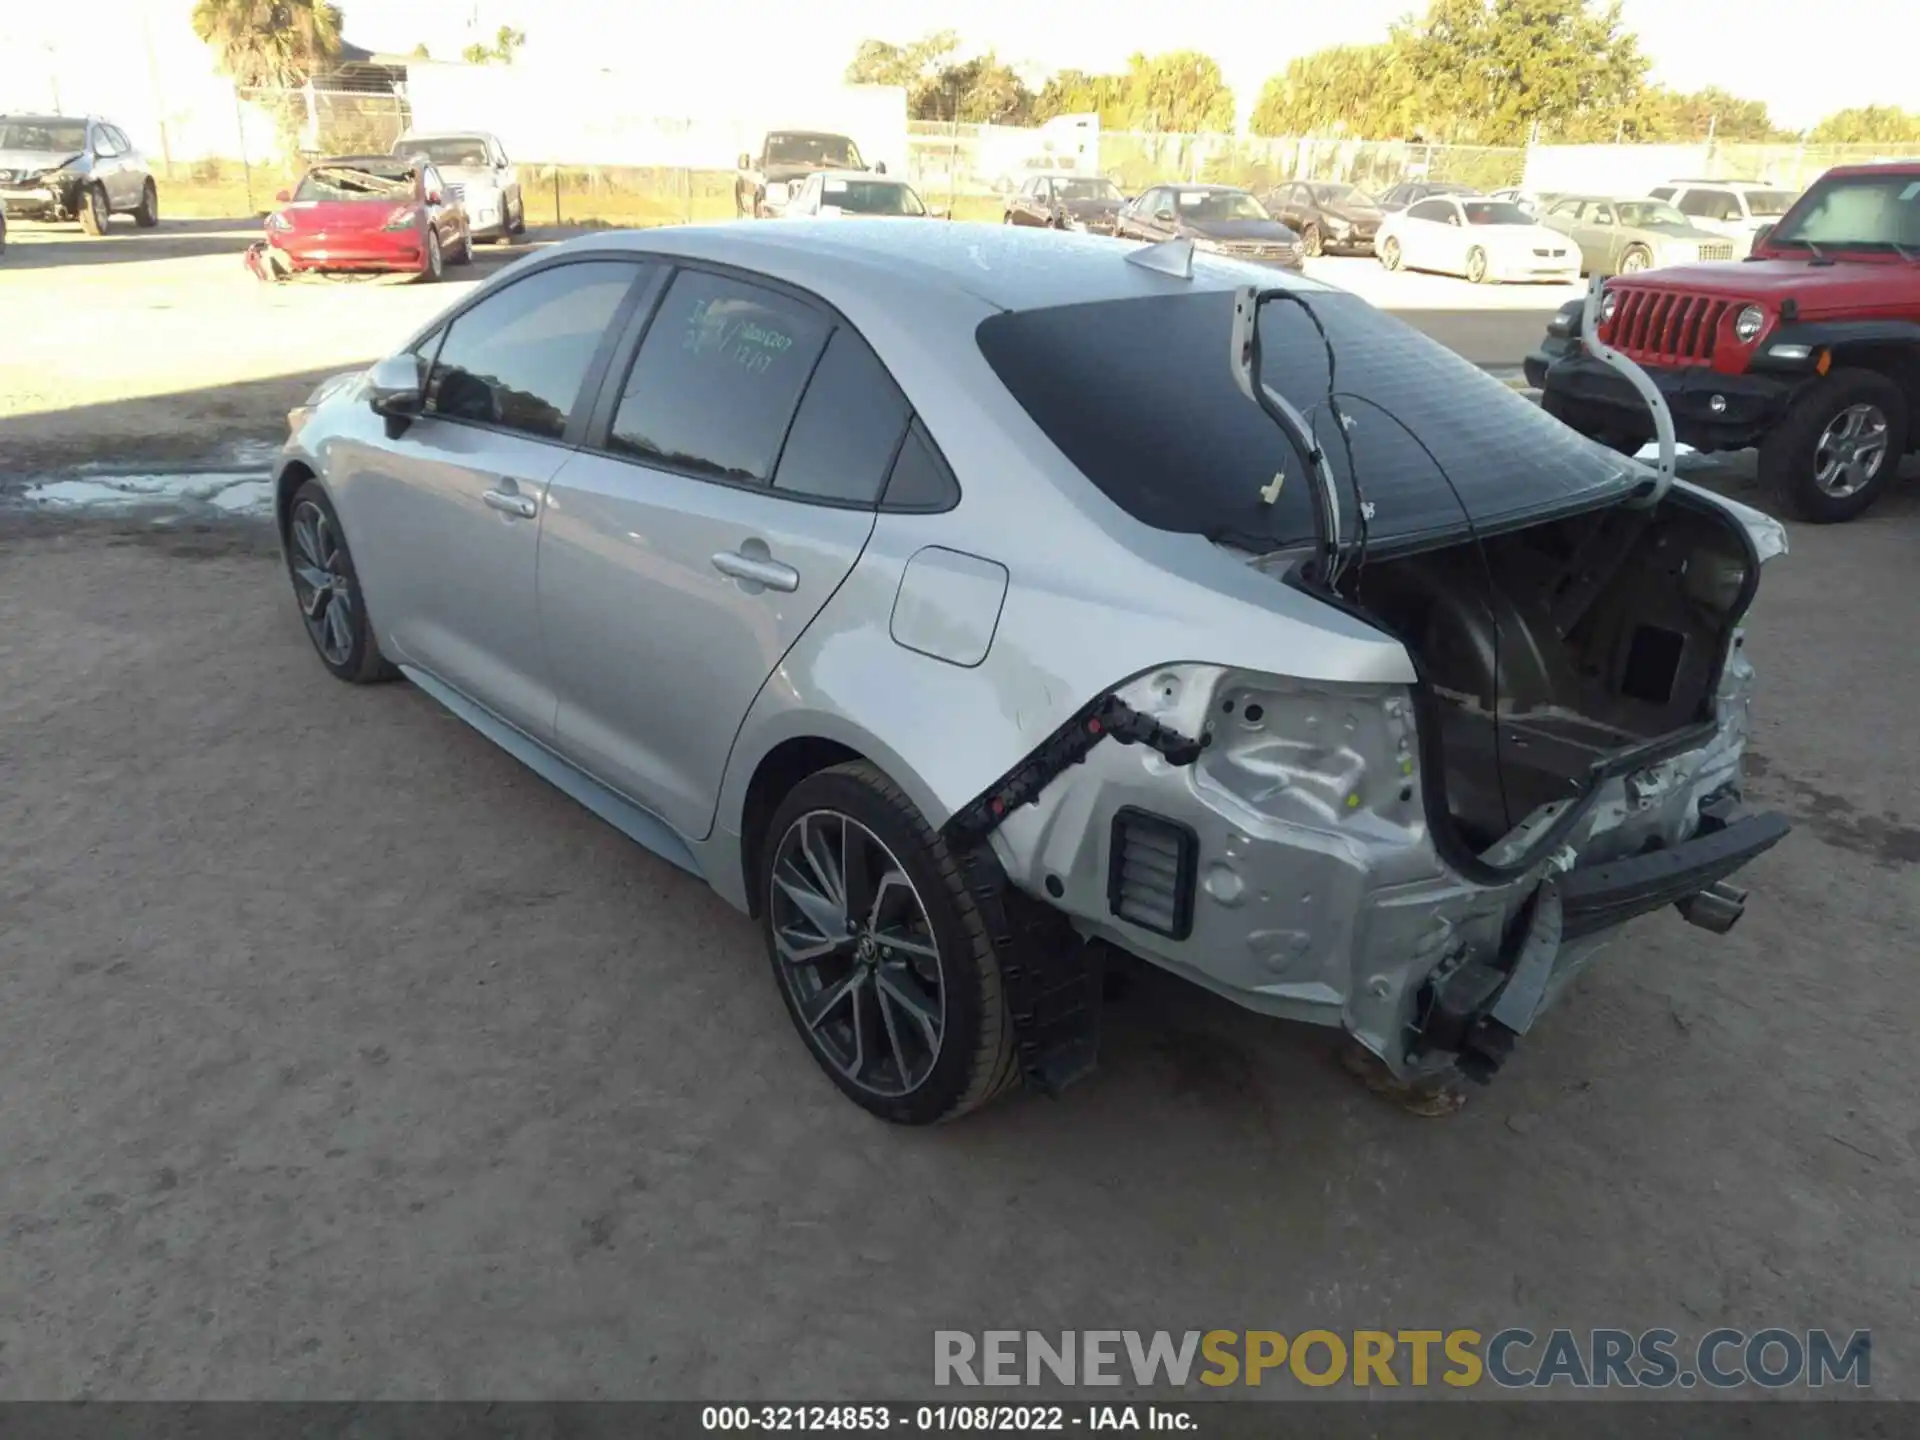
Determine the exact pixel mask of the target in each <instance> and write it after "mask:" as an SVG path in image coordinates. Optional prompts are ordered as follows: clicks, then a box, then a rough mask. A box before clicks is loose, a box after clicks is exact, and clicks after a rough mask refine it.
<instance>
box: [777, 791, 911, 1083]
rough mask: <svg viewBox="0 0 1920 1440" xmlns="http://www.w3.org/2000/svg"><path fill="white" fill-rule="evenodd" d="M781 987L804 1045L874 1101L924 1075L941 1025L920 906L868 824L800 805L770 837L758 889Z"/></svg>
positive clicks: (903, 872)
mask: <svg viewBox="0 0 1920 1440" xmlns="http://www.w3.org/2000/svg"><path fill="white" fill-rule="evenodd" d="M767 905H768V915H769V919H770V920H771V927H770V928H771V931H772V934H773V945H774V951H775V953H776V955H777V956H778V965H777V969H778V973H779V976H780V984H781V985H782V987H783V988H785V990H786V991H787V994H788V998H789V999H790V1000H791V1001H792V1002H793V1008H794V1013H795V1014H796V1015H797V1016H798V1017H799V1020H800V1024H801V1028H802V1029H804V1030H805V1031H806V1032H807V1034H808V1035H809V1037H810V1038H811V1039H812V1041H813V1044H814V1047H815V1049H816V1050H817V1051H818V1052H819V1053H820V1055H821V1056H822V1057H823V1058H824V1059H825V1060H826V1062H827V1063H828V1064H829V1065H831V1066H833V1068H834V1069H835V1070H837V1071H839V1072H840V1074H841V1075H842V1076H843V1077H844V1078H845V1079H846V1080H847V1081H849V1082H850V1083H851V1084H853V1085H855V1086H857V1087H858V1088H860V1089H861V1090H864V1091H866V1092H868V1093H869V1094H872V1095H876V1096H884V1097H899V1096H902V1095H906V1094H908V1093H910V1092H911V1091H913V1090H915V1089H916V1088H918V1087H919V1086H920V1085H921V1084H922V1083H924V1082H925V1080H926V1079H927V1077H928V1075H930V1074H931V1073H932V1071H933V1067H934V1062H935V1061H937V1060H938V1059H939V1057H940V1045H941V1041H942V1039H943V1038H944V1036H945V1033H946V984H945V975H944V972H943V970H942V968H941V961H940V947H939V943H938V941H937V940H936V939H935V938H934V933H933V924H932V921H931V919H930V918H929V917H928V914H927V908H926V904H925V902H924V901H922V899H921V898H920V892H919V891H918V890H917V889H915V887H914V884H913V881H912V879H911V878H910V877H909V876H908V875H907V872H906V869H905V867H904V866H902V865H901V863H900V861H899V858H898V857H897V856H895V855H894V853H893V852H892V851H891V850H889V849H888V848H887V846H886V843H885V842H884V841H882V840H881V839H880V838H879V837H878V836H877V835H875V834H874V833H873V831H871V830H869V829H868V828H867V827H866V826H864V825H862V824H861V823H860V822H859V821H857V820H854V819H851V818H850V817H848V816H846V815H842V814H840V813H839V812H837V811H833V810H809V811H807V812H806V813H805V814H803V815H801V816H800V817H799V818H798V819H796V820H795V821H794V822H793V824H792V825H790V826H788V827H787V831H786V833H785V834H784V835H782V836H781V837H780V843H779V845H778V847H777V848H776V849H775V851H774V858H773V866H772V869H771V872H770V880H769V885H768V895H767Z"/></svg>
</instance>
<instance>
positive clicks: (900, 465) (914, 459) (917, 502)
mask: <svg viewBox="0 0 1920 1440" xmlns="http://www.w3.org/2000/svg"><path fill="white" fill-rule="evenodd" d="M959 499H960V486H959V485H958V484H957V483H956V482H955V480H954V478H953V472H952V471H951V470H949V469H947V462H946V461H944V460H942V459H941V458H940V452H939V451H938V450H937V449H935V448H934V444H933V438H932V437H931V436H929V435H928V434H927V432H926V431H925V430H924V429H923V428H921V425H920V422H919V421H918V420H916V421H914V422H913V424H912V425H911V426H910V427H908V429H907V438H906V440H905V441H904V442H903V443H902V444H901V446H900V455H899V458H898V459H896V460H895V461H894V462H893V475H892V477H891V478H890V479H889V480H888V481H887V508H888V509H889V510H945V509H947V508H948V507H949V506H951V505H953V504H955V503H957V502H958V501H959Z"/></svg>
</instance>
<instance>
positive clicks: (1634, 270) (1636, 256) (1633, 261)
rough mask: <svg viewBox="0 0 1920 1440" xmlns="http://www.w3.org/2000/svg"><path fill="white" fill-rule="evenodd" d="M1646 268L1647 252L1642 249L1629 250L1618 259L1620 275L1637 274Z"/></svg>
mask: <svg viewBox="0 0 1920 1440" xmlns="http://www.w3.org/2000/svg"><path fill="white" fill-rule="evenodd" d="M1646 268H1647V254H1646V252H1645V251H1644V250H1629V251H1628V252H1627V253H1626V255H1625V257H1624V258H1623V259H1622V260H1621V261H1620V273H1621V274H1622V275H1638V274H1639V273H1640V272H1641V271H1642V270H1644V269H1646Z"/></svg>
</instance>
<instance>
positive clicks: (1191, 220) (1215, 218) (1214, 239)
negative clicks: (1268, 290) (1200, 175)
mask: <svg viewBox="0 0 1920 1440" xmlns="http://www.w3.org/2000/svg"><path fill="white" fill-rule="evenodd" d="M1114 233H1115V234H1116V235H1119V236H1122V237H1123V238H1126V239H1132V240H1149V241H1161V240H1191V241H1192V242H1193V245H1194V248H1195V249H1196V250H1210V251H1213V252H1214V253H1215V254H1219V255H1231V256H1232V257H1233V258H1234V259H1236V260H1253V261H1257V262H1259V263H1260V264H1263V265H1278V266H1280V267H1281V268H1283V269H1287V270H1298V269H1299V268H1300V262H1301V261H1302V260H1303V259H1304V258H1305V252H1304V251H1303V250H1302V248H1301V245H1300V237H1299V236H1298V235H1296V234H1295V233H1294V232H1293V231H1291V230H1289V229H1288V228H1287V227H1286V226H1285V225H1282V224H1281V223H1280V222H1279V221H1278V220H1276V219H1274V218H1273V216H1271V215H1269V214H1268V213H1267V211H1266V207H1264V206H1263V205H1261V203H1260V202H1259V201H1258V200H1256V199H1254V198H1253V196H1252V195H1251V194H1250V193H1248V192H1247V191H1245V190H1242V189H1240V188H1239V187H1237V186H1234V185H1156V186H1154V187H1153V189H1151V190H1148V191H1147V192H1146V193H1144V194H1143V195H1141V196H1140V197H1139V198H1138V199H1136V200H1134V201H1133V202H1132V203H1130V204H1128V205H1127V206H1126V207H1125V208H1124V209H1122V210H1121V212H1120V219H1119V222H1118V224H1117V225H1116V226H1115V227H1114Z"/></svg>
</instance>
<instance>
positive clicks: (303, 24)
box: [193, 0, 340, 87]
mask: <svg viewBox="0 0 1920 1440" xmlns="http://www.w3.org/2000/svg"><path fill="white" fill-rule="evenodd" d="M193 31H194V34H196V35H198V36H199V37H200V38H201V39H202V40H204V41H205V42H206V43H207V44H208V45H210V46H212V47H213V50H214V53H215V54H216V55H217V56H218V57H219V62H220V68H221V69H222V70H223V71H225V72H226V73H227V74H228V75H229V76H231V77H232V78H233V80H234V82H235V83H236V84H239V85H248V86H276V87H285V86H289V85H299V84H302V83H303V82H305V81H306V79H307V78H308V77H309V76H310V75H311V74H312V72H313V71H314V70H316V69H318V68H320V67H321V66H323V65H324V64H326V63H327V62H328V61H329V60H331V59H333V58H334V56H336V55H338V54H339V53H340V7H339V6H337V5H332V4H329V3H327V0H196V3H195V5H194V7H193Z"/></svg>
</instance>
